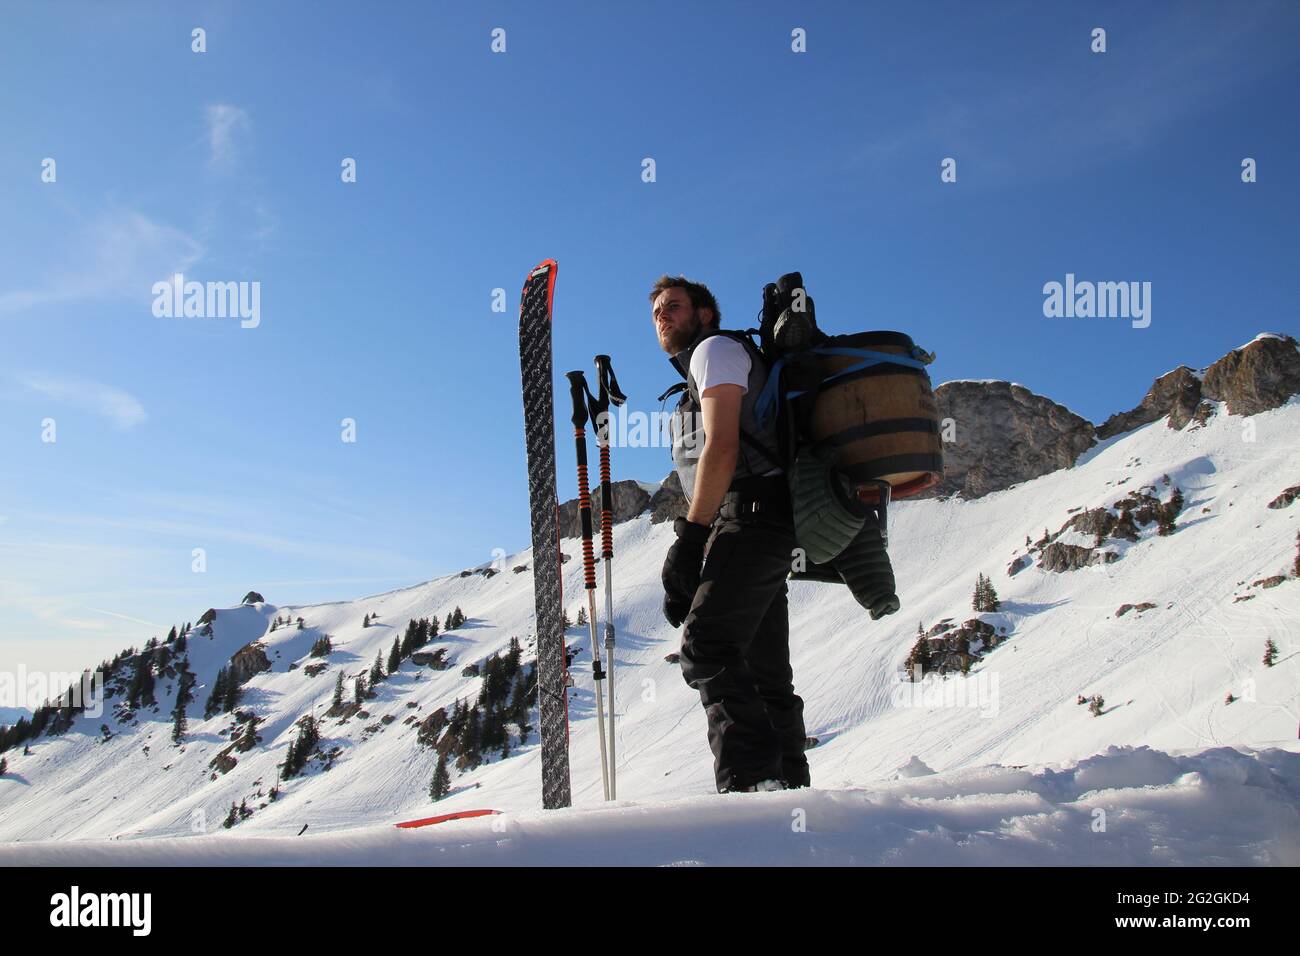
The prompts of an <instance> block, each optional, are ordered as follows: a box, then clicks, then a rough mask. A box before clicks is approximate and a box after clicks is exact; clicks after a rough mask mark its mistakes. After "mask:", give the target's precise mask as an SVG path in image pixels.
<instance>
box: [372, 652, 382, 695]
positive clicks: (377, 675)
mask: <svg viewBox="0 0 1300 956" xmlns="http://www.w3.org/2000/svg"><path fill="white" fill-rule="evenodd" d="M383 679H384V652H383V651H375V663H374V666H372V667H371V668H370V686H371V687H374V686H375V685H376V684H378V683H381V682H382V681H383Z"/></svg>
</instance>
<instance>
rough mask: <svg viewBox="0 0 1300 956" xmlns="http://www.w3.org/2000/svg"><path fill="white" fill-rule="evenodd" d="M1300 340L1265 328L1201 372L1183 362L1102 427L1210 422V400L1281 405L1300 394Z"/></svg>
mask: <svg viewBox="0 0 1300 956" xmlns="http://www.w3.org/2000/svg"><path fill="white" fill-rule="evenodd" d="M1296 348H1297V346H1296V340H1295V339H1294V338H1292V337H1291V336H1289V335H1284V334H1282V333H1279V332H1264V333H1261V334H1260V335H1257V336H1256V337H1255V338H1254V339H1252V340H1251V341H1250V342H1247V343H1246V344H1245V345H1243V346H1241V347H1240V348H1235V349H1232V350H1231V351H1230V352H1228V353H1227V354H1226V355H1224V356H1223V357H1221V358H1220V359H1219V360H1218V361H1216V362H1215V363H1214V364H1212V365H1210V366H1208V367H1207V368H1204V369H1201V370H1199V371H1196V370H1193V369H1191V368H1190V367H1188V366H1186V365H1180V366H1178V368H1176V369H1174V370H1173V371H1171V372H1166V373H1165V374H1164V375H1161V376H1160V377H1159V378H1157V379H1156V380H1155V381H1154V382H1153V383H1152V384H1151V388H1150V389H1148V390H1147V393H1146V395H1145V396H1144V397H1143V399H1142V401H1141V402H1139V403H1138V405H1137V407H1136V408H1133V409H1130V410H1129V411H1127V412H1120V413H1118V414H1115V415H1112V416H1110V418H1108V419H1106V421H1104V422H1103V423H1102V424H1101V425H1100V427H1098V429H1097V436H1098V437H1099V438H1110V437H1111V436H1112V435H1118V434H1120V433H1122V432H1126V431H1129V430H1131V429H1134V428H1138V427H1139V426H1142V425H1146V424H1148V423H1149V422H1154V421H1159V420H1160V419H1161V418H1163V417H1165V416H1166V415H1168V416H1169V422H1168V425H1169V427H1170V428H1183V427H1184V426H1185V425H1186V424H1187V423H1188V422H1189V421H1190V420H1192V419H1193V418H1196V419H1198V420H1200V421H1204V420H1205V417H1206V415H1207V414H1208V412H1209V410H1210V408H1211V407H1212V406H1210V404H1209V403H1210V402H1223V403H1224V404H1225V405H1227V407H1228V411H1229V412H1230V413H1231V414H1233V415H1254V414H1257V413H1258V412H1263V411H1267V410H1268V409H1270V408H1277V407H1278V406H1279V405H1282V404H1284V403H1285V402H1286V401H1287V400H1288V399H1290V398H1291V396H1292V395H1294V394H1295V393H1296V392H1300V354H1298V353H1297V351H1296Z"/></svg>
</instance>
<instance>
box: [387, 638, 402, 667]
mask: <svg viewBox="0 0 1300 956" xmlns="http://www.w3.org/2000/svg"><path fill="white" fill-rule="evenodd" d="M401 666H402V651H401V647H400V646H399V644H398V640H397V638H393V649H392V650H391V651H389V652H388V673H390V674H396V673H397V669H398V668H399V667H401Z"/></svg>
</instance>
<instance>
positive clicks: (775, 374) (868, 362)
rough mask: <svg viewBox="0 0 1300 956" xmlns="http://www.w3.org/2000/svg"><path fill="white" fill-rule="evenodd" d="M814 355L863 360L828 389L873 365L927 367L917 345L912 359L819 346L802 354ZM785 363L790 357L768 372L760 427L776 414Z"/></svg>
mask: <svg viewBox="0 0 1300 956" xmlns="http://www.w3.org/2000/svg"><path fill="white" fill-rule="evenodd" d="M810 352H811V353H813V354H816V355H844V356H848V357H850V358H860V359H862V361H861V362H855V363H854V364H853V365H850V366H849V367H848V368H845V369H841V370H840V371H838V372H836V373H835V374H834V375H831V376H828V377H827V378H824V379H822V382H821V385H819V386H818V388H822V387H825V386H826V385H828V384H829V383H831V382H833V381H835V380H836V379H837V378H842V377H844V376H845V375H852V374H853V373H854V372H860V371H862V370H863V369H864V368H869V367H870V366H872V365H903V366H906V367H908V368H915V369H924V368H925V366H926V363H925V362H922V361H921V360H920V359H917V358H914V357H913V356H915V355H916V353H917V352H921V354H925V353H924V350H922V349H920V348H918V347H917V346H913V347H912V356H908V355H896V354H894V353H892V352H877V351H874V350H873V349H855V348H848V347H845V346H839V345H819V346H816V347H814V348H810V349H806V350H805V351H803V352H800V353H799V354H800V355H807V354H808V353H810ZM785 360H786V356H784V355H783V356H781V357H780V358H779V359H777V360H776V363H775V364H774V365H773V366H772V368H771V369H770V370H769V371H768V374H767V383H766V384H765V385H764V386H763V391H762V392H760V393H759V395H758V402H757V403H755V405H754V414H755V415H757V416H758V422H759V424H760V425H766V424H767V421H768V419H769V418H771V416H772V412H773V411H774V410H775V408H776V400H777V394H778V392H779V391H780V388H781V370H782V369H783V368H784V367H785ZM802 394H804V391H803V390H800V391H790V392H788V393H787V394H786V397H787V398H797V397H798V396H800V395H802Z"/></svg>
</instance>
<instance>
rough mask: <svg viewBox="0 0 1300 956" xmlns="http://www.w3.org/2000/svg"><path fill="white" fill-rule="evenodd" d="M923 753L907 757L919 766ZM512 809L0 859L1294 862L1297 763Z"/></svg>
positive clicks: (1082, 764) (1250, 758) (1299, 848)
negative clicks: (415, 825)
mask: <svg viewBox="0 0 1300 956" xmlns="http://www.w3.org/2000/svg"><path fill="white" fill-rule="evenodd" d="M916 763H919V761H916ZM920 767H921V768H922V769H921V770H919V771H918V772H912V773H907V774H901V773H900V776H902V777H903V779H900V780H895V781H882V782H879V783H876V784H875V785H873V786H872V787H871V788H870V789H866V788H843V789H834V790H793V791H787V792H783V793H782V792H778V793H755V794H728V795H727V796H725V797H718V796H711V797H709V796H691V797H682V798H676V799H664V800H658V801H654V802H648V801H621V802H618V803H615V804H610V805H607V806H602V807H599V808H590V807H588V808H584V809H572V808H571V809H568V810H554V811H541V810H531V811H528V810H524V811H516V812H513V813H505V814H502V815H500V816H493V817H479V818H475V819H468V820H455V821H449V822H446V823H441V824H437V825H435V826H431V827H425V828H421V829H417V830H398V829H396V828H393V827H391V826H373V827H359V828H356V829H351V830H342V831H338V832H334V833H326V834H322V835H312V834H311V832H310V831H308V833H306V834H304V835H303V836H301V837H296V836H250V837H247V838H239V839H232V838H229V837H224V836H201V837H192V838H182V839H163V840H134V841H111V840H101V841H89V842H76V843H31V844H10V845H7V846H0V866H12V867H19V866H37V865H47V866H48V865H53V866H73V865H75V866H100V865H112V866H175V865H185V866H305V865H330V866H373V865H376V864H384V865H399V866H402V865H411V866H473V865H483V864H491V865H497V866H502V865H504V866H545V865H551V866H554V865H594V866H702V865H708V866H747V865H764V864H773V863H780V864H781V865H784V866H883V865H894V866H900V865H901V866H917V865H921V866H950V865H955V866H987V865H1029V866H1058V865H1061V864H1071V865H1084V866H1089V865H1127V866H1144V865H1151V864H1156V865H1161V866H1185V865H1192V864H1215V865H1222V866H1249V865H1274V866H1296V865H1298V864H1300V819H1298V817H1300V812H1298V811H1297V809H1296V802H1297V800H1300V755H1298V754H1295V753H1289V752H1286V751H1283V750H1278V749H1267V750H1262V751H1247V752H1242V751H1239V750H1237V749H1234V748H1231V747H1220V748H1214V749H1210V750H1205V751H1202V752H1200V753H1194V754H1185V755H1172V754H1166V753H1161V752H1160V751H1157V750H1152V749H1150V748H1146V747H1138V748H1132V747H1111V748H1108V749H1107V750H1106V752H1105V753H1103V754H1099V755H1097V756H1094V757H1089V758H1087V759H1085V760H1081V761H1078V762H1077V763H1075V764H1071V765H1069V766H1065V767H1051V766H1039V767H1024V768H1020V767H977V768H972V769H968V770H957V771H952V772H949V773H945V774H933V773H928V772H927V771H928V768H925V767H924V765H923V764H920Z"/></svg>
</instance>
